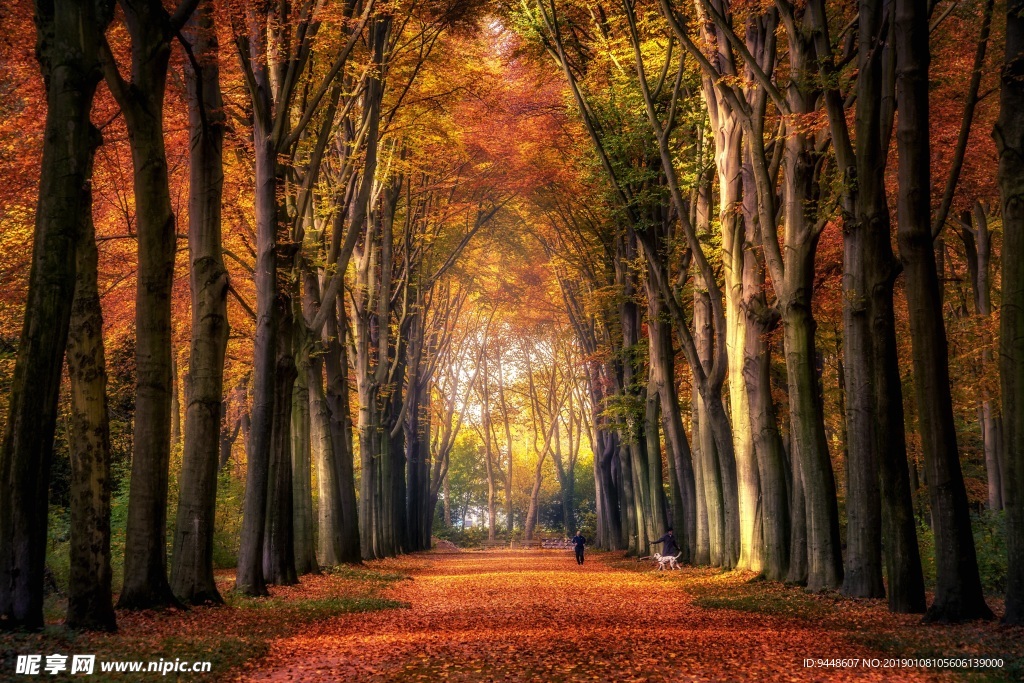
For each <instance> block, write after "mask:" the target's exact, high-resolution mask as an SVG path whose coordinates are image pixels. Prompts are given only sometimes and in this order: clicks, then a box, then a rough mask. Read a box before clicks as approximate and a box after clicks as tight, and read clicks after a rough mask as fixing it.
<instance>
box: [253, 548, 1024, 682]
mask: <svg viewBox="0 0 1024 683" xmlns="http://www.w3.org/2000/svg"><path fill="white" fill-rule="evenodd" d="M377 564H378V563H371V565H370V566H376V565H377ZM382 568H386V569H387V571H397V572H401V573H406V574H408V575H409V577H410V578H411V580H409V581H396V582H394V583H391V584H389V586H388V587H387V588H386V589H385V590H384V593H383V594H384V595H385V596H387V597H388V598H390V599H393V600H398V601H401V602H403V603H407V604H408V605H410V607H409V608H408V609H398V610H388V611H382V612H375V613H368V614H359V615H349V616H341V617H337V618H333V619H330V620H326V621H322V622H319V623H316V624H310V625H309V627H307V628H305V629H303V630H302V632H301V633H299V634H296V635H294V636H292V637H287V638H282V639H279V640H276V641H274V642H273V643H272V644H271V646H270V653H269V655H268V656H267V657H266V658H263V659H261V660H259V661H255V662H252V663H251V664H250V665H248V666H247V667H245V668H243V669H242V670H241V671H240V672H238V673H237V675H236V679H237V680H245V681H250V680H252V681H329V680H334V681H368V682H374V683H376V682H378V681H379V682H383V681H399V682H402V681H438V680H444V681H538V682H545V683H546V682H549V681H564V682H575V681H722V680H726V681H733V680H756V681H762V680H793V681H808V680H849V679H856V680H868V679H873V680H900V681H911V680H965V679H966V680H986V681H988V680H992V681H997V680H1021V679H1022V677H1024V631H1022V630H1021V629H1019V628H1017V629H1013V628H1007V627H1001V626H999V625H997V624H995V623H987V624H969V625H964V626H955V627H937V626H923V625H921V624H920V617H918V616H903V615H891V614H889V613H888V611H887V610H886V608H885V604H884V602H883V601H853V600H847V599H844V598H840V597H839V596H837V595H827V594H826V595H809V594H807V593H805V592H804V591H802V590H800V589H799V588H793V587H786V586H781V585H778V584H771V583H767V582H761V581H751V578H752V575H750V574H743V573H740V572H729V573H721V572H717V571H713V570H705V569H692V568H686V569H683V570H681V571H677V572H657V571H653V570H652V566H651V564H650V563H649V562H637V561H635V560H627V559H624V558H623V557H622V556H621V554H612V553H592V554H591V557H589V558H588V560H587V562H586V564H585V565H583V566H582V567H579V566H577V565H576V563H575V560H574V559H573V556H572V553H571V552H568V551H537V550H532V551H529V550H528V551H518V552H517V551H488V552H461V553H451V554H440V553H430V554H420V555H413V556H407V557H404V558H401V559H398V560H390V561H388V562H386V563H383V565H382ZM993 656H995V657H1001V658H1002V659H1003V666H1002V667H1001V668H987V669H986V668H980V667H975V668H973V670H968V669H966V668H962V667H960V668H957V667H956V666H955V663H953V664H954V666H953V667H949V666H943V667H937V668H936V667H934V666H933V667H928V666H914V664H918V663H919V662H914V661H911V662H908V661H906V660H907V659H917V660H920V659H936V658H963V657H985V658H987V657H993ZM805 660H815V664H816V666H814V667H813V668H811V667H806V666H805ZM817 660H830V663H833V664H835V663H838V664H845V666H840V667H838V668H828V667H824V666H819V664H825V663H826V662H818V661H817ZM835 660H840V661H839V662H836V661H835ZM842 660H846V661H845V662H844V661H842Z"/></svg>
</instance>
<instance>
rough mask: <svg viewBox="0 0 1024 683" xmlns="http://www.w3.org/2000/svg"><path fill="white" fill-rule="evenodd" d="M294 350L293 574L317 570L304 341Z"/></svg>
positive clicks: (307, 355)
mask: <svg viewBox="0 0 1024 683" xmlns="http://www.w3.org/2000/svg"><path fill="white" fill-rule="evenodd" d="M302 347H303V348H301V350H300V351H299V353H297V354H296V356H297V357H299V358H302V359H303V360H302V364H301V365H300V366H299V367H298V368H297V373H296V377H295V386H294V388H293V390H292V426H291V440H292V444H291V454H292V501H293V503H294V512H295V514H294V517H293V519H294V530H295V539H294V540H295V542H294V546H295V551H294V552H295V571H296V573H297V574H299V575H302V574H317V573H319V572H320V568H319V567H318V566H317V563H316V549H315V544H314V542H313V488H312V486H313V485H312V472H311V460H312V456H313V453H312V429H311V419H310V412H309V384H308V383H307V382H308V377H309V372H308V369H307V368H306V367H305V366H306V364H308V363H309V347H308V345H306V344H303V345H302Z"/></svg>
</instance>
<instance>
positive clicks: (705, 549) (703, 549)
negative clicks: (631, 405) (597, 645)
mask: <svg viewBox="0 0 1024 683" xmlns="http://www.w3.org/2000/svg"><path fill="white" fill-rule="evenodd" d="M697 296H698V295H697V294H695V295H694V298H696V297H697ZM694 320H696V316H694ZM690 400H691V403H690V406H691V411H690V423H691V424H692V425H693V431H692V433H693V483H694V486H693V488H694V492H695V495H694V497H695V499H696V501H697V535H696V539H695V545H696V551H695V553H694V556H693V563H694V564H695V565H698V566H704V565H709V564H711V545H710V543H711V536H710V531H709V528H708V524H709V522H708V517H709V514H708V505H707V496H706V494H705V492H704V432H703V431H702V430H703V428H702V427H701V424H700V414H701V412H703V408H702V407H701V401H700V396H699V395H698V392H697V387H696V386H694V388H693V392H692V397H691V399H690Z"/></svg>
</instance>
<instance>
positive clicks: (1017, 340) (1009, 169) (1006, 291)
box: [994, 0, 1024, 624]
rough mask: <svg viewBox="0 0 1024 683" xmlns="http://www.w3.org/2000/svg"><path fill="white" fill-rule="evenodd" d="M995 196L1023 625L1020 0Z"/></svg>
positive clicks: (1016, 616)
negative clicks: (998, 212) (1000, 236)
mask: <svg viewBox="0 0 1024 683" xmlns="http://www.w3.org/2000/svg"><path fill="white" fill-rule="evenodd" d="M1000 87H1001V89H1000V99H999V120H998V121H997V123H996V128H995V133H994V137H995V139H996V146H997V149H998V150H999V174H998V179H999V193H1000V199H1001V201H1002V208H1003V305H1002V314H1001V318H1000V328H999V332H1000V346H999V348H1000V352H999V358H1000V365H999V371H1000V377H1001V381H1002V390H1003V396H1002V398H1003V416H1004V422H1003V451H1002V456H1003V466H1004V467H1005V474H1006V481H1005V486H1004V491H1005V492H1006V494H1007V495H1006V498H1005V500H1004V501H1003V503H1004V505H1005V506H1006V511H1007V512H1006V521H1007V536H1006V540H1007V543H1006V547H1007V556H1008V560H1009V562H1008V571H1007V577H1006V612H1005V614H1004V616H1003V621H1005V622H1006V623H1008V624H1024V261H1022V259H1021V258H1020V257H1019V255H1020V254H1024V1H1022V0H1009V1H1008V2H1007V3H1006V58H1005V62H1004V65H1003V70H1002V74H1001V82H1000Z"/></svg>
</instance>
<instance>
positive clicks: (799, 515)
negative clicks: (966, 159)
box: [786, 427, 807, 585]
mask: <svg viewBox="0 0 1024 683" xmlns="http://www.w3.org/2000/svg"><path fill="white" fill-rule="evenodd" d="M790 429H792V427H790ZM789 462H790V473H791V474H790V482H789V509H790V513H791V515H792V523H791V525H790V539H789V571H788V572H787V574H786V583H792V584H800V585H805V584H806V583H807V502H806V500H805V499H804V481H803V469H802V465H801V459H800V454H799V453H798V452H797V445H796V437H795V436H794V435H793V433H792V431H791V432H790V434H789Z"/></svg>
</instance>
